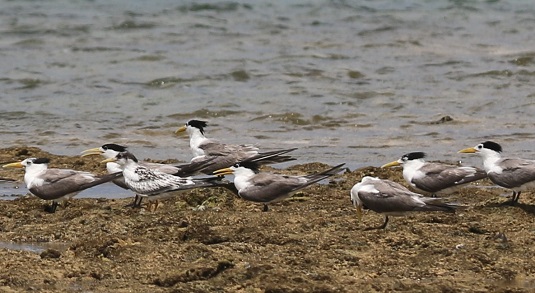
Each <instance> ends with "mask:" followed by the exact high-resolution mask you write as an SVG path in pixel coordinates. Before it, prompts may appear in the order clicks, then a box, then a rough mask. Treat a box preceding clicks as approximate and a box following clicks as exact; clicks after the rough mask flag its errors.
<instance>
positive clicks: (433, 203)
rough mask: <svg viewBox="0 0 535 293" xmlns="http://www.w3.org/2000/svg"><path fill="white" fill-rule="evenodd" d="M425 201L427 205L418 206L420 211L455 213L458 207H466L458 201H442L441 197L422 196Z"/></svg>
mask: <svg viewBox="0 0 535 293" xmlns="http://www.w3.org/2000/svg"><path fill="white" fill-rule="evenodd" d="M421 199H422V200H423V201H424V202H425V206H423V207H420V208H418V209H417V210H418V211H438V212H446V213H455V211H456V210H458V209H465V208H466V207H464V206H461V205H459V204H456V203H447V202H444V201H442V199H441V198H434V197H433V198H432V197H422V198H421Z"/></svg>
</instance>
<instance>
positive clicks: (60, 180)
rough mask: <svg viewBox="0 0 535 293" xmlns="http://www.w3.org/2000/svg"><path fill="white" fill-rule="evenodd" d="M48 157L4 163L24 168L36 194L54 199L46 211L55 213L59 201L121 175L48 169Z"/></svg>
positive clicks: (25, 181)
mask: <svg viewBox="0 0 535 293" xmlns="http://www.w3.org/2000/svg"><path fill="white" fill-rule="evenodd" d="M49 162H50V160H49V159H48V158H28V159H25V160H23V161H21V162H15V163H10V164H7V165H4V166H2V167H4V168H24V169H25V174H24V183H26V187H27V188H28V190H29V191H30V192H31V193H32V194H34V195H35V196H37V197H39V198H41V199H44V200H52V204H51V205H50V206H47V207H45V211H47V212H50V213H54V212H55V211H56V208H57V207H58V205H59V202H61V201H63V200H66V199H69V198H71V197H73V196H75V195H76V194H77V193H78V192H80V191H82V190H84V189H87V188H90V187H93V186H96V185H99V184H102V183H105V182H108V181H111V180H113V179H116V178H118V177H121V176H122V174H121V173H120V172H118V173H117V172H116V173H113V174H107V175H104V176H100V177H99V176H96V175H94V174H91V173H89V172H83V171H75V170H71V169H48V163H49Z"/></svg>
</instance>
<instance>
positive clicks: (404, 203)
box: [358, 184, 424, 213]
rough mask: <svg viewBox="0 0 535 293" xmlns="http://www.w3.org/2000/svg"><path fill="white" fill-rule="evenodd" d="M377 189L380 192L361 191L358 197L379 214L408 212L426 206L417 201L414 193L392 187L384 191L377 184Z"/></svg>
mask: <svg viewBox="0 0 535 293" xmlns="http://www.w3.org/2000/svg"><path fill="white" fill-rule="evenodd" d="M375 189H377V191H378V192H377V191H376V192H374V191H368V190H359V191H358V197H359V198H360V200H361V201H362V203H363V204H364V205H365V206H366V207H367V208H369V209H370V210H372V211H375V212H378V213H395V212H408V211H413V210H414V209H415V208H417V207H419V206H422V205H424V204H423V203H421V202H419V201H417V200H415V199H414V198H413V196H414V195H413V193H412V192H410V191H409V190H399V189H393V188H391V187H387V188H386V189H384V190H382V189H383V188H381V186H378V185H377V184H375Z"/></svg>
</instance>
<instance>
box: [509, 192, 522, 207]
mask: <svg viewBox="0 0 535 293" xmlns="http://www.w3.org/2000/svg"><path fill="white" fill-rule="evenodd" d="M520 192H521V191H517V192H514V191H513V200H512V201H511V205H515V203H517V202H518V199H519V198H520ZM515 193H516V194H515Z"/></svg>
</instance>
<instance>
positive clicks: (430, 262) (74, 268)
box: [0, 147, 535, 292]
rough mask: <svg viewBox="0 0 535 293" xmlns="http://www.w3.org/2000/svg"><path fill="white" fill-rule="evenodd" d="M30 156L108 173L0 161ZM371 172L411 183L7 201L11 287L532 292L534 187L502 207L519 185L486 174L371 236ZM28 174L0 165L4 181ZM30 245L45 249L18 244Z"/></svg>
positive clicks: (4, 286) (1, 216)
mask: <svg viewBox="0 0 535 293" xmlns="http://www.w3.org/2000/svg"><path fill="white" fill-rule="evenodd" d="M29 156H35V157H40V156H48V157H51V158H52V160H53V161H52V163H51V167H65V168H73V169H78V170H86V171H94V172H99V173H102V172H104V166H102V165H100V164H99V163H98V161H99V159H97V158H95V157H93V158H91V157H88V158H78V157H64V156H56V155H50V154H47V153H44V152H42V151H41V150H39V149H36V148H25V147H23V148H7V149H1V150H0V161H1V162H11V161H14V160H19V159H24V158H26V157H29ZM334 163H338V162H333V164H334ZM326 167H327V166H326V165H323V164H317V163H312V164H304V165H296V166H293V167H291V168H290V169H289V170H284V171H282V170H281V172H284V173H292V174H302V173H304V172H306V173H309V172H315V171H319V170H322V169H324V168H326ZM365 175H372V176H378V177H381V178H390V179H392V180H395V181H397V182H400V183H402V184H404V185H405V182H404V181H403V180H402V177H401V172H400V170H396V169H394V170H382V169H378V168H374V167H367V168H363V169H358V170H352V171H349V172H346V173H344V174H341V175H339V176H337V177H335V178H334V179H333V180H331V181H330V182H329V183H328V184H323V185H314V186H311V187H309V188H307V189H305V190H303V191H302V192H299V193H297V194H296V195H295V196H294V197H293V198H291V199H289V200H286V201H284V202H281V203H278V204H274V205H272V206H271V208H270V211H269V212H261V209H262V207H261V205H258V204H254V203H250V202H246V201H244V200H241V199H239V198H237V197H236V196H235V195H233V194H231V193H229V192H227V191H225V190H223V189H210V190H195V191H190V192H182V193H178V194H177V195H176V196H175V197H172V198H170V199H167V200H165V201H163V202H162V205H161V206H160V207H159V209H158V210H156V211H155V212H149V211H146V210H145V209H131V208H125V207H124V206H125V205H126V204H128V203H130V202H131V201H132V198H127V199H76V198H75V199H74V200H73V201H72V202H71V204H70V205H69V206H67V207H63V206H60V207H59V208H58V210H57V212H56V213H54V214H49V213H46V212H44V211H43V206H44V204H45V202H44V201H42V200H40V199H38V198H36V197H33V196H27V197H22V198H17V199H15V200H1V201H0V205H1V207H0V209H1V210H2V212H1V213H0V262H1V263H2V264H3V265H2V266H0V292H27V291H33V292H392V291H405V292H533V291H534V290H535V277H533V276H534V275H535V261H534V259H535V247H534V245H533V243H535V225H534V217H535V197H534V196H533V195H532V193H530V192H526V193H524V194H522V196H521V198H520V203H519V204H518V205H517V206H508V205H503V203H504V202H506V201H507V200H508V199H506V198H504V197H501V196H500V195H501V194H504V193H507V194H509V191H506V190H503V189H500V188H486V187H485V185H489V186H490V185H491V184H490V182H487V181H483V182H482V183H481V185H482V186H472V187H467V188H464V189H462V190H461V192H459V193H455V194H453V195H452V196H451V200H452V201H456V202H459V203H462V204H463V205H466V206H467V209H465V210H462V211H460V212H458V213H456V214H445V213H414V214H412V215H409V216H407V217H396V218H391V221H390V223H389V226H388V227H387V229H386V230H385V231H363V230H362V229H363V228H365V227H370V226H376V225H378V224H380V223H382V221H383V216H381V215H378V214H376V213H374V212H371V211H370V212H368V213H366V214H365V215H364V217H363V219H362V221H358V219H357V217H356V212H355V209H354V208H353V207H352V205H351V203H350V200H349V190H350V189H351V187H352V186H353V185H354V184H355V183H356V182H358V181H359V180H360V178H362V177H363V176H365ZM22 176H23V172H22V171H21V170H0V177H7V178H13V179H17V180H21V179H22ZM103 196H105V195H103ZM25 243H26V244H28V243H29V244H32V245H36V246H35V247H39V248H40V249H28V247H26V248H24V249H22V248H23V247H20V248H21V249H20V250H19V249H15V248H17V245H19V244H20V245H22V244H25ZM7 244H10V245H11V246H9V245H7ZM48 245H51V246H48ZM6 246H9V247H6Z"/></svg>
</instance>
